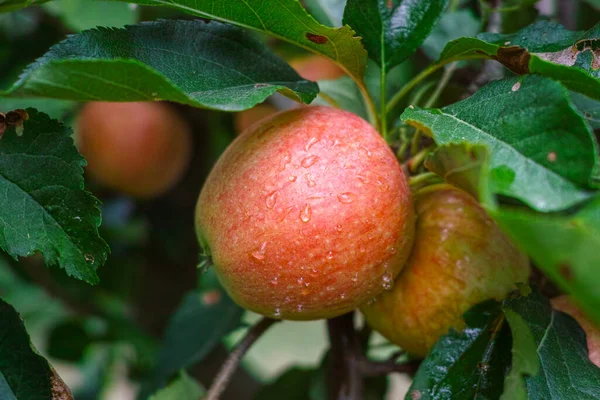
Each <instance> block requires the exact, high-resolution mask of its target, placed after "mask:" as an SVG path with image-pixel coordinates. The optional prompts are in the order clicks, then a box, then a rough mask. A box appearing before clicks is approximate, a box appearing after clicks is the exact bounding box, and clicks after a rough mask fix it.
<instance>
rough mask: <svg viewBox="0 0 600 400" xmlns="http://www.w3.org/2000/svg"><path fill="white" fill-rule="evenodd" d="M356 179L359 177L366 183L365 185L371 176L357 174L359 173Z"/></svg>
mask: <svg viewBox="0 0 600 400" xmlns="http://www.w3.org/2000/svg"><path fill="white" fill-rule="evenodd" d="M356 179H358V180H359V181H361V182H362V183H364V184H365V185H366V184H367V183H369V178H367V177H366V176H364V175H360V174H357V175H356Z"/></svg>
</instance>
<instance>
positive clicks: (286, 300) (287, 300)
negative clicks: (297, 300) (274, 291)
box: [284, 296, 292, 304]
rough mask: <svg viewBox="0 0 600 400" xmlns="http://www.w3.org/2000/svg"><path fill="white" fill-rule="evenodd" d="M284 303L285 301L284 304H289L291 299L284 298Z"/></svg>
mask: <svg viewBox="0 0 600 400" xmlns="http://www.w3.org/2000/svg"><path fill="white" fill-rule="evenodd" d="M284 301H285V303H286V304H287V303H289V302H290V301H292V299H290V298H289V296H288V297H286V298H285V300H284Z"/></svg>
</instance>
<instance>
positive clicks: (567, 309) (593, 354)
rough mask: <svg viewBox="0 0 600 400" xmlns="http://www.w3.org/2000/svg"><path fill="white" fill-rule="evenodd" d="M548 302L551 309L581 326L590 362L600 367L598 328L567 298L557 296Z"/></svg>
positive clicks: (599, 332) (599, 334)
mask: <svg viewBox="0 0 600 400" xmlns="http://www.w3.org/2000/svg"><path fill="white" fill-rule="evenodd" d="M550 302H551V303H552V307H554V308H555V309H557V310H558V311H562V312H564V313H567V314H569V315H570V316H571V317H573V318H575V320H576V321H577V322H578V323H579V325H581V328H583V330H584V332H585V336H586V338H587V346H588V351H589V357H590V361H591V362H593V363H594V364H596V366H598V367H600V328H599V327H598V326H596V325H594V324H593V323H592V322H591V321H590V320H589V319H587V317H586V316H585V315H584V314H583V313H582V312H581V310H580V309H579V308H578V307H577V306H576V305H575V303H573V301H572V300H571V298H570V297H569V296H564V295H563V296H558V297H555V298H553V299H552V300H550Z"/></svg>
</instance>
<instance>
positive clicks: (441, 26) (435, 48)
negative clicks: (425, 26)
mask: <svg viewBox="0 0 600 400" xmlns="http://www.w3.org/2000/svg"><path fill="white" fill-rule="evenodd" d="M480 26H481V24H480V21H479V20H478V19H477V18H476V17H475V16H474V15H473V12H472V11H471V10H459V11H456V12H451V13H446V14H444V15H443V16H442V18H441V19H440V22H438V24H437V25H436V26H435V27H434V28H433V30H432V31H431V34H430V35H429V36H428V37H427V39H425V41H424V42H423V51H424V52H425V54H427V55H428V56H429V57H430V58H432V59H434V60H437V59H438V58H439V56H440V54H442V51H443V50H444V47H445V46H446V44H447V43H448V42H449V41H451V40H454V39H458V38H460V37H462V36H475V35H477V33H478V32H479V31H480Z"/></svg>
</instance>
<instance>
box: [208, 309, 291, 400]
mask: <svg viewBox="0 0 600 400" xmlns="http://www.w3.org/2000/svg"><path fill="white" fill-rule="evenodd" d="M275 322H279V321H278V320H275V319H271V318H266V317H265V318H263V319H261V320H260V321H259V322H258V323H256V324H255V325H254V326H252V327H251V328H250V330H249V331H248V333H246V336H244V338H243V339H242V341H241V342H240V343H238V345H237V346H236V348H235V349H234V350H233V351H232V352H231V354H229V357H228V358H227V360H226V361H225V363H224V364H223V365H222V366H221V369H220V370H219V373H218V374H217V376H216V378H215V380H214V381H213V383H212V385H211V387H210V389H209V390H208V393H207V394H206V396H205V397H204V398H203V400H218V399H219V397H220V396H221V394H222V393H223V392H224V391H225V389H226V388H227V385H228V384H229V381H230V380H231V377H232V376H233V374H234V373H235V371H236V370H237V368H238V367H239V365H240V362H241V361H242V358H243V357H244V354H246V352H247V351H248V350H249V349H250V347H252V345H253V344H254V342H256V340H258V338H260V337H261V336H262V334H263V333H265V332H266V331H267V329H269V327H270V326H271V325H273V324H274V323H275Z"/></svg>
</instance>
